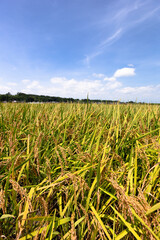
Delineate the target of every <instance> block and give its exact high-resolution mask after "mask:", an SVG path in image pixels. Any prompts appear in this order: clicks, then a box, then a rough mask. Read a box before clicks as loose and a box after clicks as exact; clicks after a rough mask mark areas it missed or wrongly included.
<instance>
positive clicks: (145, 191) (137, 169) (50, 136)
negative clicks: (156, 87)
mask: <svg viewBox="0 0 160 240" xmlns="http://www.w3.org/2000/svg"><path fill="white" fill-rule="evenodd" d="M159 226H160V107H159V106H158V105H139V104H138V105H129V104H128V105H105V104H100V105H97V104H89V103H88V104H71V103H70V104H69V103H60V104H25V103H21V104H20V103H14V104H13V103H4V104H3V103H2V104H0V238H2V239H8V240H9V239H20V240H26V239H47V240H51V239H73V240H76V239H78V240H79V239H92V240H94V239H110V240H120V239H160V228H159Z"/></svg>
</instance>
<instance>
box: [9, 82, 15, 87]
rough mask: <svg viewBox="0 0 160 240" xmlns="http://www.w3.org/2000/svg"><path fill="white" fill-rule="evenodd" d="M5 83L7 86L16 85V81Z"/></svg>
mask: <svg viewBox="0 0 160 240" xmlns="http://www.w3.org/2000/svg"><path fill="white" fill-rule="evenodd" d="M7 85H9V86H17V83H16V82H7Z"/></svg>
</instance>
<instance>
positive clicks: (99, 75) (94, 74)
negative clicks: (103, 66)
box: [92, 73, 105, 78]
mask: <svg viewBox="0 0 160 240" xmlns="http://www.w3.org/2000/svg"><path fill="white" fill-rule="evenodd" d="M92 76H93V77H96V78H103V77H105V75H104V74H102V73H93V74H92Z"/></svg>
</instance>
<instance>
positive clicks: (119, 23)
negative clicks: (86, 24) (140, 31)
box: [83, 0, 160, 66]
mask: <svg viewBox="0 0 160 240" xmlns="http://www.w3.org/2000/svg"><path fill="white" fill-rule="evenodd" d="M150 3H151V1H150V0H149V1H147V0H146V1H142V0H138V1H135V2H133V3H132V4H129V3H128V5H127V4H126V5H125V7H124V6H120V7H119V8H117V9H116V10H114V11H113V12H111V14H110V15H109V16H104V17H102V19H101V21H99V31H102V25H103V32H104V33H103V34H102V35H103V37H102V39H101V41H100V42H99V43H98V42H97V46H95V48H94V49H93V51H92V52H91V53H90V54H86V56H85V58H84V61H83V62H84V63H85V64H86V65H87V66H89V65H90V62H91V60H93V59H94V58H96V57H97V56H99V55H101V54H103V53H104V52H105V50H106V49H107V47H109V46H111V45H112V44H114V43H115V42H116V41H118V40H119V39H120V38H121V37H123V35H124V34H125V33H126V32H127V31H128V30H130V29H131V28H133V27H136V26H138V25H139V24H141V23H143V22H145V21H146V20H148V19H150V18H151V17H153V16H155V13H157V12H158V11H160V4H159V5H158V6H154V5H153V6H151V7H150ZM111 26H112V29H115V32H112V31H113V30H111ZM105 28H106V31H105V30H104V29H105ZM106 32H107V37H105V33H106ZM109 33H110V35H109Z"/></svg>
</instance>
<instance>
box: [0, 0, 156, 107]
mask: <svg viewBox="0 0 160 240" xmlns="http://www.w3.org/2000/svg"><path fill="white" fill-rule="evenodd" d="M6 92H11V93H12V94H15V93H17V92H25V93H35V94H43V95H50V96H60V97H73V98H80V99H81V98H86V96H87V93H89V98H91V99H112V100H115V99H117V100H122V101H130V100H138V101H145V102H160V1H158V0H145V1H144V0H134V1H131V0H34V1H33V0H14V1H13V0H1V1H0V93H6Z"/></svg>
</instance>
